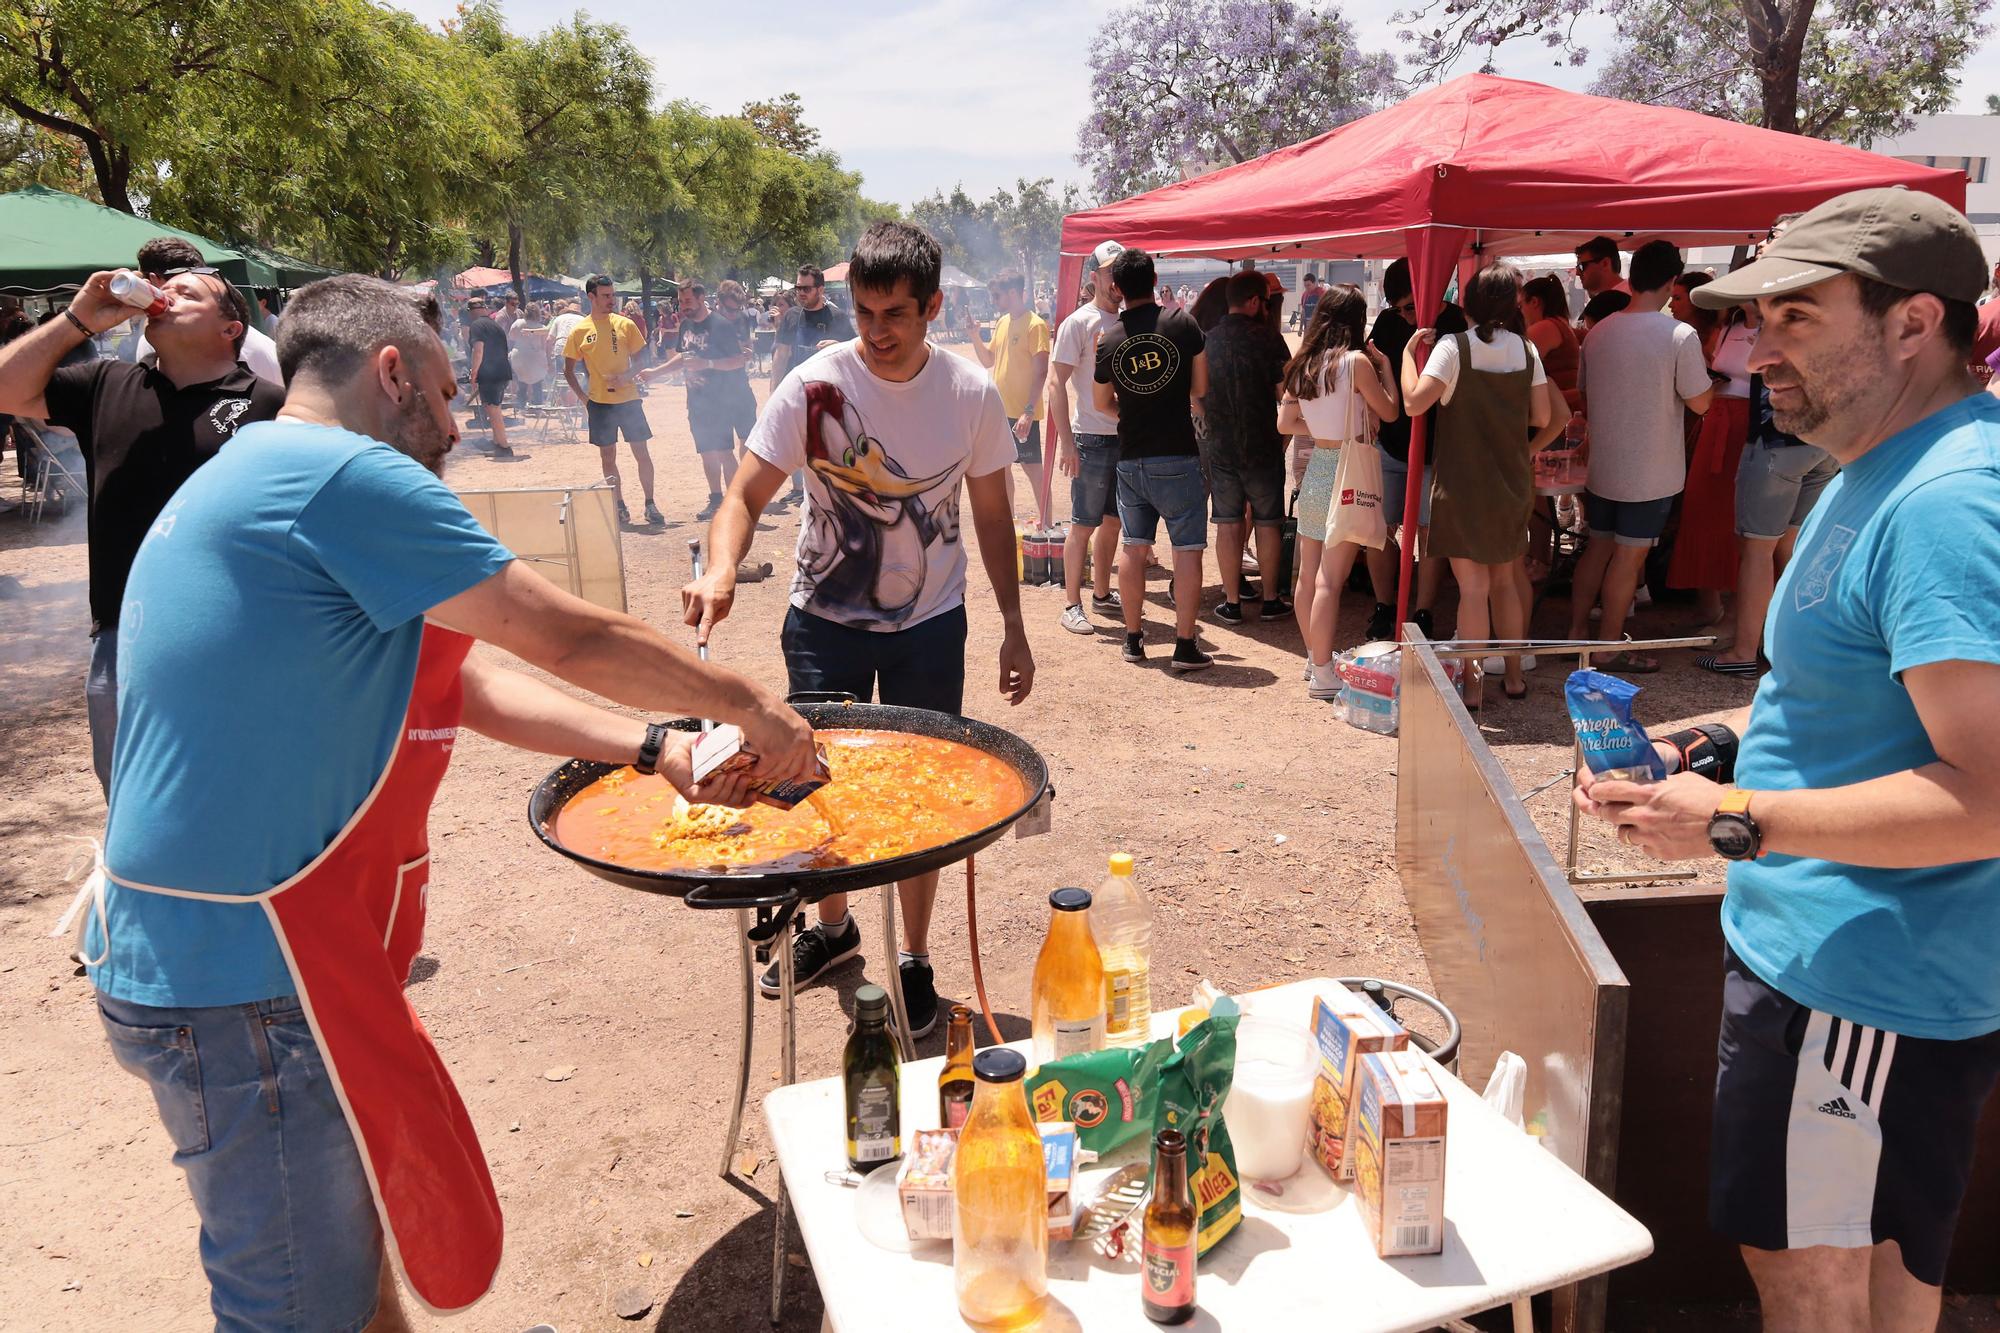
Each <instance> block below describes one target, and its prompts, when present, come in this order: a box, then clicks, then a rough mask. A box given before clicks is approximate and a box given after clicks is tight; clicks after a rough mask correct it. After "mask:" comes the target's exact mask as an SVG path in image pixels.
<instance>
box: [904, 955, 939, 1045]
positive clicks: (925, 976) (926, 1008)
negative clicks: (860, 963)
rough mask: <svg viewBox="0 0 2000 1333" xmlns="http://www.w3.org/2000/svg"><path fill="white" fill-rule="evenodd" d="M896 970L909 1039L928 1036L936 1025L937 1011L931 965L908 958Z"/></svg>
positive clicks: (936, 998)
mask: <svg viewBox="0 0 2000 1333" xmlns="http://www.w3.org/2000/svg"><path fill="white" fill-rule="evenodd" d="M896 970H897V971H898V972H900V973H901V974H902V981H903V1013H904V1015H905V1016H906V1017H908V1018H909V1020H910V1040H911V1041H915V1040H917V1039H918V1038H919V1037H928V1036H929V1035H930V1033H931V1029H932V1028H934V1027H936V1026H937V1011H938V1002H937V1000H938V996H937V986H936V985H935V984H934V983H933V981H932V978H931V965H930V964H929V963H920V962H918V961H917V960H916V959H914V958H908V959H905V960H904V961H903V964H902V966H900V967H899V968H897V969H896Z"/></svg>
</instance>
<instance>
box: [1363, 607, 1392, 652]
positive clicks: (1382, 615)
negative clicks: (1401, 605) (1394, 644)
mask: <svg viewBox="0 0 2000 1333" xmlns="http://www.w3.org/2000/svg"><path fill="white" fill-rule="evenodd" d="M1395 637H1396V608H1395V607H1393V606H1391V605H1389V604H1388V603H1387V602H1377V603H1375V610H1374V612H1373V613H1372V614H1371V615H1370V616H1369V617H1368V641H1369V642H1370V643H1373V642H1375V641H1376V640H1377V639H1393V638H1395Z"/></svg>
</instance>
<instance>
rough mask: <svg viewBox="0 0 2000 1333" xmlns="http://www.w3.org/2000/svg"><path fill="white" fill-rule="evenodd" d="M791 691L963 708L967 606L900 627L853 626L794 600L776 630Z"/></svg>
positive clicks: (943, 710) (939, 708)
mask: <svg viewBox="0 0 2000 1333" xmlns="http://www.w3.org/2000/svg"><path fill="white" fill-rule="evenodd" d="M778 642H779V644H780V646H781V647H782V648H783V649H784V653H785V673H786V675H787V676H788V677H789V678H790V684H791V692H792V693H794V694H797V693H799V692H800V691H802V690H836V691H839V692H842V693H845V694H851V695H853V696H854V697H855V698H856V699H858V700H860V701H861V702H862V703H867V702H869V700H870V699H873V698H874V697H875V694H876V688H877V686H879V687H880V689H881V698H880V702H882V703H885V704H901V705H903V706H905V707H908V708H931V709H935V710H936V711H938V712H940V713H959V712H963V711H964V708H965V607H964V606H962V605H961V606H955V607H953V608H952V609H951V610H949V611H946V612H943V613H942V614H940V615H935V616H932V617H931V618H930V619H929V620H925V621H921V622H919V623H918V624H915V625H912V626H910V628H908V629H900V630H887V631H877V630H866V629H856V628H854V627H853V626H851V625H842V624H840V623H839V622H837V621H832V620H828V619H827V618H826V617H824V616H816V615H814V614H812V612H810V611H801V610H799V608H798V607H796V606H795V607H792V608H791V609H790V610H788V611H786V612H785V628H784V630H783V632H782V633H781V634H780V635H779V636H778Z"/></svg>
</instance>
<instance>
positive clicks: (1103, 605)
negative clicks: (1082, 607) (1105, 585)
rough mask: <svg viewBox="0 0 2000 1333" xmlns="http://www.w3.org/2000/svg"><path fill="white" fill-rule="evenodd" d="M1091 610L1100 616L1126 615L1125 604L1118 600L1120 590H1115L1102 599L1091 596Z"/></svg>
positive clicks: (1095, 595)
mask: <svg viewBox="0 0 2000 1333" xmlns="http://www.w3.org/2000/svg"><path fill="white" fill-rule="evenodd" d="M1090 609H1091V610H1093V611H1095V612H1097V614H1098V615H1100V616H1122V615H1124V614H1125V603H1123V602H1121V601H1119V600H1118V589H1116V588H1113V589H1112V590H1111V591H1110V592H1107V593H1105V594H1104V596H1102V597H1099V596H1098V595H1097V594H1096V593H1092V594H1090Z"/></svg>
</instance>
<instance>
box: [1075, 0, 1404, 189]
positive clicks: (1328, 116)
mask: <svg viewBox="0 0 2000 1333" xmlns="http://www.w3.org/2000/svg"><path fill="white" fill-rule="evenodd" d="M1090 72H1091V91H1090V116H1089V118H1088V119H1086V120H1085V121H1084V123H1083V126H1082V129H1081V130H1080V131H1079V133H1078V136H1077V138H1078V143H1077V161H1078V162H1080V163H1082V164H1083V165H1084V166H1086V167H1089V168H1090V171H1091V177H1092V181H1093V183H1094V184H1095V186H1096V188H1097V191H1098V193H1099V194H1100V195H1102V196H1103V197H1104V198H1106V199H1116V198H1120V197H1122V196H1124V195H1128V194H1132V193H1135V192H1137V191H1140V190H1147V189H1151V188H1153V187H1154V186H1157V185H1164V184H1166V183H1168V182H1170V181H1176V180H1179V179H1181V178H1182V177H1183V176H1186V175H1190V174H1194V173H1196V172H1200V171H1203V170H1207V169H1209V168H1212V167H1217V166H1224V165H1227V164H1229V163H1232V162H1246V161H1248V160H1249V159H1251V158H1253V157H1256V156H1258V155H1259V154H1262V153H1268V152H1270V151H1271V150H1272V149H1274V148H1282V147H1284V146H1285V145H1286V144H1292V143H1297V142H1298V141H1299V140H1301V139H1309V138H1311V137H1312V136H1313V135H1315V134H1321V133H1324V132H1325V131H1327V130H1330V129H1332V128H1333V127H1335V126H1336V125H1340V124H1343V123H1345V122H1347V121H1350V120H1353V119H1355V118H1356V117H1358V116H1365V115H1367V114H1368V113H1369V112H1371V111H1374V110H1377V109H1379V108H1380V107H1381V106H1383V105H1385V104H1386V103H1387V102H1388V101H1390V100H1392V99H1393V98H1394V97H1395V96H1396V94H1397V92H1398V86H1397V83H1396V69H1395V60H1394V58H1393V57H1392V56H1390V55H1388V54H1387V53H1385V52H1373V53H1364V52H1363V51H1362V50H1361V49H1360V48H1359V47H1357V46H1356V45H1355V41H1354V29H1353V28H1352V26H1350V25H1349V24H1348V22H1347V21H1346V20H1345V19H1344V18H1342V17H1341V16H1340V11H1339V10H1337V9H1334V8H1331V7H1326V8H1322V7H1320V6H1318V5H1313V4H1295V3H1292V2H1291V0H1134V2H1133V3H1131V4H1128V5H1123V6H1120V7H1119V8H1118V9H1115V10H1113V11H1112V12H1111V13H1110V15H1109V16H1108V17H1106V19H1105V20H1104V23H1103V24H1102V26H1100V27H1099V28H1098V31H1097V36H1096V38H1095V39H1094V40H1093V41H1092V42H1091V44H1090Z"/></svg>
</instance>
